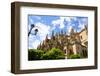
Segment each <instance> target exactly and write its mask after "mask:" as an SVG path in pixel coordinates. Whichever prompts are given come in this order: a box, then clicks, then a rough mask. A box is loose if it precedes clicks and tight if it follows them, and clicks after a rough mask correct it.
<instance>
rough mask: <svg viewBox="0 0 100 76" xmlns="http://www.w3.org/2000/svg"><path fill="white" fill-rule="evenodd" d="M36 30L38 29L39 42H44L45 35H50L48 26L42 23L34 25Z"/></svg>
mask: <svg viewBox="0 0 100 76" xmlns="http://www.w3.org/2000/svg"><path fill="white" fill-rule="evenodd" d="M36 28H37V29H38V35H39V36H40V38H41V40H44V39H45V37H46V35H47V34H49V33H50V26H48V25H45V24H43V23H40V22H38V23H36Z"/></svg>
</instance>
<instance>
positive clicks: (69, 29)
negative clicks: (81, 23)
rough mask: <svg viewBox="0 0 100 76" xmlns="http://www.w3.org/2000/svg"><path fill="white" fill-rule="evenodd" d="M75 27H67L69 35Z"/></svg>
mask: <svg viewBox="0 0 100 76" xmlns="http://www.w3.org/2000/svg"><path fill="white" fill-rule="evenodd" d="M72 28H73V26H67V34H68V35H69V34H70V32H71V29H72Z"/></svg>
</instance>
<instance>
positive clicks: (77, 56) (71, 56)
mask: <svg viewBox="0 0 100 76" xmlns="http://www.w3.org/2000/svg"><path fill="white" fill-rule="evenodd" d="M79 58H81V56H80V55H79V54H75V55H74V54H72V55H69V56H68V59H79Z"/></svg>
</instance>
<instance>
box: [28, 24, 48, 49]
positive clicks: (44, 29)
mask: <svg viewBox="0 0 100 76" xmlns="http://www.w3.org/2000/svg"><path fill="white" fill-rule="evenodd" d="M35 29H38V33H37V35H36V36H35V35H30V36H29V48H34V49H36V48H37V46H38V45H39V44H40V42H41V41H43V40H44V39H45V38H46V35H47V34H49V33H50V26H48V25H45V24H43V23H40V22H38V23H36V24H35V28H33V29H32V33H34V30H35ZM37 38H40V39H37Z"/></svg>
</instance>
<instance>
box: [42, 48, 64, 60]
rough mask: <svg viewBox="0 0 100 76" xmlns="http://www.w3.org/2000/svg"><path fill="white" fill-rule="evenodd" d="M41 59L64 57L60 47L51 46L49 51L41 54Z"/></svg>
mask: <svg viewBox="0 0 100 76" xmlns="http://www.w3.org/2000/svg"><path fill="white" fill-rule="evenodd" d="M42 59H65V55H64V52H63V51H61V50H60V49H57V48H52V49H51V50H50V51H48V52H46V53H45V54H43V56H42Z"/></svg>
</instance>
